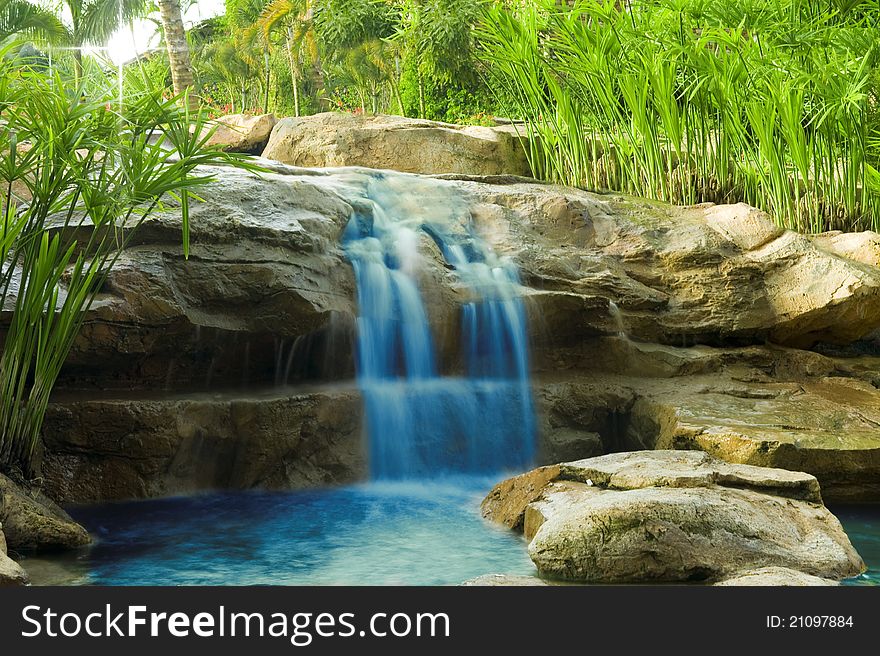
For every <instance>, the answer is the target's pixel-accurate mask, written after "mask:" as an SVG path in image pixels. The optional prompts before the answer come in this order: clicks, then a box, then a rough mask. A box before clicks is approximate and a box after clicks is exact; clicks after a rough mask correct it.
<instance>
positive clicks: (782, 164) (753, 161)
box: [480, 0, 880, 231]
mask: <svg viewBox="0 0 880 656" xmlns="http://www.w3.org/2000/svg"><path fill="white" fill-rule="evenodd" d="M878 20H880V11H878V9H877V3H875V2H861V1H859V0H832V1H831V2H829V3H816V2H811V1H808V0H775V1H774V2H766V1H763V0H761V1H759V0H746V1H743V0H736V1H735V2H734V1H726V0H712V1H711V2H707V1H705V0H651V1H648V0H636V1H632V2H628V3H620V2H615V1H614V0H575V1H573V2H568V3H559V2H554V1H553V0H534V1H533V2H526V3H521V4H520V5H519V6H517V7H516V8H515V9H512V10H511V9H508V8H505V7H503V6H501V5H495V6H493V7H492V8H491V9H490V10H489V12H488V14H487V16H486V20H485V21H483V22H482V24H481V27H480V43H481V45H482V48H483V52H484V53H485V56H486V57H487V58H488V59H489V60H491V61H492V63H493V64H494V67H493V69H492V70H493V72H494V81H495V84H496V85H499V86H500V87H503V88H504V90H505V91H506V94H505V95H506V97H508V98H510V99H513V101H514V112H515V113H516V114H518V115H519V116H520V117H522V118H524V119H525V120H526V121H527V126H528V127H527V130H528V133H529V135H530V136H531V137H532V139H531V140H530V141H531V143H532V144H533V147H532V150H531V159H532V164H533V167H534V169H535V170H536V172H537V173H538V174H539V175H541V176H543V177H545V178H547V179H549V180H553V181H558V182H565V183H568V184H574V185H581V186H586V187H590V188H594V189H611V190H617V191H625V192H628V193H633V194H638V195H642V196H649V197H655V198H660V199H664V200H669V201H673V202H677V203H695V202H700V201H725V202H727V201H746V202H748V203H750V204H752V205H756V206H759V207H763V208H765V209H767V210H768V211H769V212H770V213H771V214H772V215H773V216H775V217H776V218H777V220H778V221H779V222H780V223H781V224H783V225H785V226H787V227H790V228H795V229H799V230H812V231H822V230H828V229H844V230H846V229H852V228H857V227H869V226H873V227H874V228H875V229H877V228H878V227H880V173H878V166H880V141H878V132H877V127H878V122H877V107H878V96H877V90H878V86H877V82H878V77H877V71H878V67H877V64H878V61H880V29H878V28H880V23H878Z"/></svg>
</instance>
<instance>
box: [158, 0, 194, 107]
mask: <svg viewBox="0 0 880 656" xmlns="http://www.w3.org/2000/svg"><path fill="white" fill-rule="evenodd" d="M158 3H159V13H160V15H161V17H162V29H163V30H164V31H165V44H166V46H167V47H168V61H169V63H170V64H171V81H172V83H173V84H174V93H175V95H178V96H179V95H183V94H184V93H187V94H188V95H187V103H188V104H189V107H190V109H196V108H198V98H197V97H196V95H195V93H193V86H194V82H193V71H192V63H191V62H190V58H189V44H188V43H187V42H186V30H185V29H184V27H183V17H182V16H181V14H180V0H158Z"/></svg>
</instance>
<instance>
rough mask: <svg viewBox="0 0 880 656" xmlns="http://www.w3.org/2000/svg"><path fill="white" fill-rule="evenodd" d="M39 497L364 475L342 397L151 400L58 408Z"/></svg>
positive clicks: (352, 406) (87, 498) (316, 482)
mask: <svg viewBox="0 0 880 656" xmlns="http://www.w3.org/2000/svg"><path fill="white" fill-rule="evenodd" d="M43 439H44V442H45V445H46V450H47V454H46V456H45V459H44V463H43V477H44V479H45V482H44V489H45V490H46V492H47V493H49V494H51V495H52V497H53V498H55V499H58V500H59V501H61V502H74V501H75V502H95V501H106V500H113V499H132V498H147V497H156V496H170V495H175V494H185V493H192V492H196V491H200V490H216V489H236V490H247V489H252V488H272V489H291V488H302V487H317V486H322V485H328V484H339V483H351V482H353V481H356V480H359V479H360V478H362V477H363V474H364V473H365V470H366V463H365V456H364V454H363V452H362V446H361V401H360V396H359V394H358V393H357V392H356V391H355V390H354V389H351V388H339V389H337V390H334V391H316V392H300V393H291V392H283V391H276V392H271V393H270V392H266V393H264V394H256V393H254V394H251V395H250V396H246V395H243V394H241V393H238V394H228V393H227V394H225V395H224V394H214V395H211V396H205V395H195V396H190V397H165V398H154V399H149V398H147V399H131V398H103V399H102V398H92V399H89V400H82V399H79V400H76V399H71V400H65V399H63V398H62V399H59V400H58V401H57V402H55V403H53V404H52V405H51V406H50V408H49V411H48V414H47V418H46V423H45V425H44V438H43Z"/></svg>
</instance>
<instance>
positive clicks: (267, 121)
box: [208, 114, 278, 155]
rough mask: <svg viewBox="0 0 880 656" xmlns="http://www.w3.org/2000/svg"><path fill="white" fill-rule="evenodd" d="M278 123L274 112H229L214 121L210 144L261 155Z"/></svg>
mask: <svg viewBox="0 0 880 656" xmlns="http://www.w3.org/2000/svg"><path fill="white" fill-rule="evenodd" d="M276 123H278V119H277V118H275V115H274V114H260V115H257V116H253V115H251V114H229V115H227V116H221V117H220V118H218V119H216V120H215V121H214V125H213V126H212V127H214V132H213V134H212V135H211V137H210V138H209V139H208V145H210V146H220V147H221V148H222V149H223V150H226V151H229V152H233V153H250V154H252V155H259V154H260V153H262V152H263V149H264V148H265V147H266V144H267V143H268V142H269V135H271V134H272V128H274V127H275V124H276Z"/></svg>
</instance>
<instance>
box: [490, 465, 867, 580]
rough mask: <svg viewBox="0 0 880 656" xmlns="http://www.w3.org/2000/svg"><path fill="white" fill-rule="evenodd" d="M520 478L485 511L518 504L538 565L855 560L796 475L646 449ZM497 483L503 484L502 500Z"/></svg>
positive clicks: (822, 568) (661, 574)
mask: <svg viewBox="0 0 880 656" xmlns="http://www.w3.org/2000/svg"><path fill="white" fill-rule="evenodd" d="M544 471H545V472H548V473H552V470H550V469H549V468H545V470H544ZM548 478H549V476H541V477H540V481H545V480H547V479H548ZM522 479H523V477H520V480H522ZM537 483H538V480H535V485H533V486H532V487H537ZM520 487H521V486H520V485H517V484H511V482H510V481H507V482H503V483H501V484H499V486H497V487H496V488H495V490H493V491H492V492H491V493H490V495H489V497H488V498H487V499H491V500H492V501H491V503H490V504H488V506H486V507H487V508H488V510H489V511H490V512H488V513H487V515H488V516H489V517H490V518H493V519H494V518H497V519H499V520H500V521H503V522H504V523H505V524H506V525H508V526H517V525H518V522H516V521H514V520H513V518H518V517H519V514H518V513H519V512H520V511H521V513H522V517H523V519H522V526H523V532H524V533H525V536H526V538H527V539H529V540H530V542H529V547H528V550H529V555H530V557H531V558H532V561H533V562H534V563H535V565H536V566H537V568H538V571H539V572H540V573H541V575H542V576H548V577H551V578H557V579H562V580H569V581H585V582H602V583H611V582H644V581H669V582H675V581H677V582H687V581H706V580H708V581H712V580H720V579H724V578H727V577H728V576H729V575H731V574H734V573H739V572H742V571H745V570H753V569H758V568H762V567H785V568H789V569H794V570H796V571H798V572H803V573H806V574H811V575H814V576H818V577H822V578H829V579H842V578H846V577H849V576H854V575H856V574H858V573H860V572H861V571H863V569H864V563H863V562H862V560H861V558H860V557H859V556H858V554H857V553H856V551H855V549H853V547H852V545H851V544H850V542H849V539H848V538H847V536H846V534H845V533H844V532H843V529H842V527H841V526H840V522H838V521H837V519H836V518H835V517H834V515H832V514H831V513H830V512H829V511H828V510H827V509H826V508H825V507H824V506H823V505H822V503H821V500H820V499H819V497H818V486H817V484H816V480H815V479H814V478H813V477H811V476H809V475H805V474H799V473H795V472H789V471H785V470H779V469H770V468H759V467H747V466H740V465H731V464H728V463H725V462H723V461H720V460H717V459H715V458H712V457H711V456H708V455H707V454H704V453H699V452H687V451H685V452H683V451H650V452H636V453H615V454H609V455H607V456H601V457H598V458H592V459H588V460H583V461H579V462H574V463H564V464H562V465H560V467H559V476H558V477H557V478H556V480H553V481H550V482H548V483H546V484H545V487H544V489H543V491H537V490H535V489H529V493H528V494H527V495H523V494H521V493H519V490H520ZM505 492H512V494H511V496H510V498H509V501H508V502H507V503H505V499H504V494H505ZM496 513H497V514H496Z"/></svg>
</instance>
